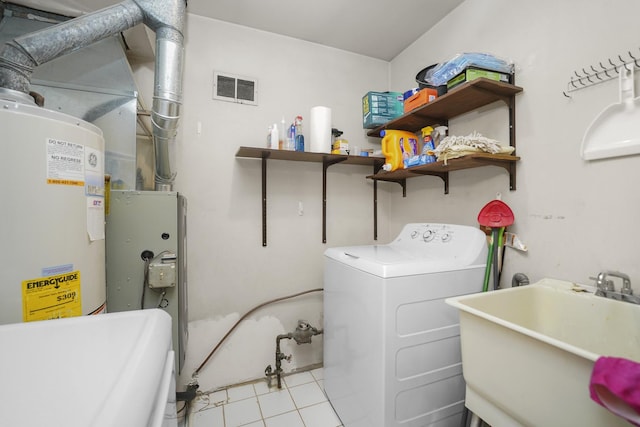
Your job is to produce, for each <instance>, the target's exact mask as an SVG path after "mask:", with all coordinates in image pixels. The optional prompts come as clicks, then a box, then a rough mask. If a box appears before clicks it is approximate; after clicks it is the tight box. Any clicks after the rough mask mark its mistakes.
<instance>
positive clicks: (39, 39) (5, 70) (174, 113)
mask: <svg viewBox="0 0 640 427" xmlns="http://www.w3.org/2000/svg"><path fill="white" fill-rule="evenodd" d="M185 8H186V5H185V0H165V1H159V0H125V1H123V2H122V3H119V4H117V5H114V6H111V7H107V8H104V9H102V10H99V11H96V12H93V13H90V14H87V15H83V16H81V17H78V18H75V19H72V20H70V21H67V22H63V23H61V24H58V25H55V26H52V27H49V28H46V29H43V30H40V31H36V32H33V33H30V34H26V35H24V36H21V37H18V38H16V39H14V40H11V41H9V42H7V43H6V44H5V45H4V47H3V48H2V50H1V51H0V88H2V89H3V90H2V92H3V93H5V94H12V93H13V94H14V95H15V99H16V100H17V101H19V102H21V101H23V100H24V99H25V96H24V94H28V93H29V90H30V86H31V74H32V73H33V69H34V68H35V67H37V66H39V65H42V64H44V63H46V62H48V61H51V60H53V59H55V58H58V57H60V56H62V55H65V54H67V53H70V52H73V51H75V50H77V49H80V48H83V47H85V46H89V45H91V44H93V43H95V42H97V41H99V40H102V39H104V38H106V37H110V36H112V35H115V34H118V33H120V32H122V31H124V30H126V29H128V28H131V27H134V26H136V25H138V24H140V23H144V24H145V25H147V26H148V27H149V28H151V29H152V30H153V31H155V33H156V63H155V81H154V95H153V107H152V114H151V119H152V123H153V140H154V152H155V165H156V172H155V189H156V190H161V191H170V190H172V187H173V181H174V178H175V174H174V173H172V172H171V166H170V161H169V144H170V143H171V142H172V141H173V140H175V137H176V133H177V128H178V120H179V116H180V106H181V104H182V64H183V26H184V14H185Z"/></svg>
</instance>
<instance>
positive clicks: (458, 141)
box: [433, 132, 515, 165]
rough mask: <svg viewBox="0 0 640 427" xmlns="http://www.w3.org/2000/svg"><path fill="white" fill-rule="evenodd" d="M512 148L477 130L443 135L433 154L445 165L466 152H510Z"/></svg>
mask: <svg viewBox="0 0 640 427" xmlns="http://www.w3.org/2000/svg"><path fill="white" fill-rule="evenodd" d="M514 149H515V148H514V147H511V146H505V145H500V143H499V142H498V141H496V140H495V139H491V138H486V137H484V136H482V135H480V134H479V133H478V132H473V133H470V134H469V135H467V136H447V137H445V138H444V139H443V140H442V141H441V142H440V144H439V145H438V146H437V147H436V149H435V150H433V154H434V155H435V156H436V157H437V159H438V160H442V161H443V162H444V164H445V165H446V164H447V160H449V159H455V158H458V157H462V156H466V155H467V154H475V153H490V154H511V153H513V150H514Z"/></svg>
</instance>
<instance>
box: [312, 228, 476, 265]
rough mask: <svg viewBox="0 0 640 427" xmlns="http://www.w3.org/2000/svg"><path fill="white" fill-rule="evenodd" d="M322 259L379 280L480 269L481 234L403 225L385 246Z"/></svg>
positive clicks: (342, 250)
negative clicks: (332, 261)
mask: <svg viewBox="0 0 640 427" xmlns="http://www.w3.org/2000/svg"><path fill="white" fill-rule="evenodd" d="M325 256H326V257H327V258H329V259H333V260H335V261H338V262H340V263H342V264H347V265H350V266H352V267H354V268H357V269H358V270H362V271H365V272H367V273H371V274H374V275H376V276H379V277H384V278H387V277H400V276H411V275H416V274H427V273H437V272H443V271H452V270H462V269H467V268H476V267H482V268H484V264H485V262H486V256H487V244H486V237H485V234H484V233H483V232H482V231H480V230H479V229H478V228H474V227H468V226H461V225H448V224H407V225H406V226H405V227H404V228H403V230H402V231H401V232H400V234H399V235H398V237H396V239H395V240H394V241H393V242H391V243H390V244H388V245H373V246H347V247H339V248H329V249H327V250H326V251H325Z"/></svg>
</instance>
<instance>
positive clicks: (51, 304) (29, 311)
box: [22, 271, 82, 322]
mask: <svg viewBox="0 0 640 427" xmlns="http://www.w3.org/2000/svg"><path fill="white" fill-rule="evenodd" d="M22 306H23V308H22V320H23V321H25V322H31V321H33V320H49V319H59V318H63V317H74V316H81V315H82V300H81V299H80V271H71V272H68V273H64V274H59V275H57V276H49V277H39V278H37V279H31V280H25V281H23V282H22Z"/></svg>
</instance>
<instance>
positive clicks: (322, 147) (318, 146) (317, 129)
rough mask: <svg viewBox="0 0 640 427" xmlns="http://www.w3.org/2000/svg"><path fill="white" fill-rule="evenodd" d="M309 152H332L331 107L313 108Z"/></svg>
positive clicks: (310, 122) (310, 120)
mask: <svg viewBox="0 0 640 427" xmlns="http://www.w3.org/2000/svg"><path fill="white" fill-rule="evenodd" d="M309 151H311V152H314V153H330V152H331V108H329V107H322V106H317V107H313V108H311V115H310V118H309Z"/></svg>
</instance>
